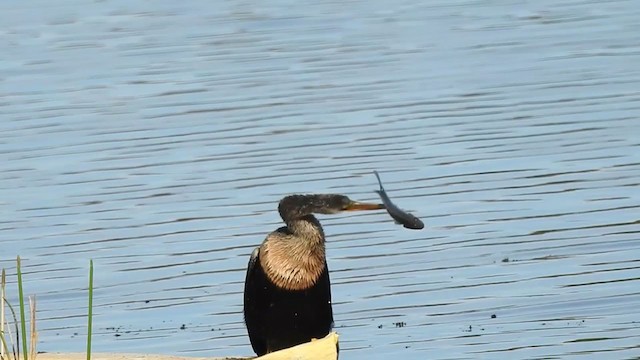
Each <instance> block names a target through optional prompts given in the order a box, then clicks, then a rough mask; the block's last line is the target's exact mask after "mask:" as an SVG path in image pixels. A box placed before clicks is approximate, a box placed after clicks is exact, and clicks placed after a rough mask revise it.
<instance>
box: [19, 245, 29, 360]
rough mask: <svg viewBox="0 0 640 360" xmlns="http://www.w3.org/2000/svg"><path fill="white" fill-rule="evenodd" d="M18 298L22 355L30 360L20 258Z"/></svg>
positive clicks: (25, 359)
mask: <svg viewBox="0 0 640 360" xmlns="http://www.w3.org/2000/svg"><path fill="white" fill-rule="evenodd" d="M17 271H18V297H19V298H20V324H21V325H22V354H23V357H24V360H29V359H28V358H27V357H28V355H29V354H28V353H27V321H26V320H25V317H24V293H23V291H22V271H21V270H20V256H18V259H17Z"/></svg>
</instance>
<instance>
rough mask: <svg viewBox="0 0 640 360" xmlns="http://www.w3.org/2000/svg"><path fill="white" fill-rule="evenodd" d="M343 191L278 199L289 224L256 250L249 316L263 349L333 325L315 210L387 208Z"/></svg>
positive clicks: (256, 345) (247, 296) (256, 346)
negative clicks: (351, 196)
mask: <svg viewBox="0 0 640 360" xmlns="http://www.w3.org/2000/svg"><path fill="white" fill-rule="evenodd" d="M384 208H385V207H384V205H382V204H373V203H360V202H356V201H353V200H351V199H349V198H348V197H346V196H344V195H334V194H313V195H290V196H286V197H284V198H283V199H282V200H281V201H280V204H279V205H278V211H279V212H280V216H281V217H282V220H284V222H285V223H286V226H283V227H281V228H279V229H278V230H276V231H274V232H272V233H271V234H269V235H268V236H267V238H266V239H265V240H264V242H263V243H262V245H260V246H259V247H257V248H256V249H255V250H254V251H253V253H252V254H251V259H250V260H249V266H248V269H247V277H246V280H245V286H244V319H245V323H246V325H247V330H248V332H249V339H250V340H251V346H252V347H253V350H254V351H255V352H256V354H258V355H263V354H266V353H269V352H272V351H276V350H280V349H284V348H288V347H291V346H294V345H298V344H302V343H305V342H308V341H310V340H311V339H314V338H316V339H319V338H323V337H324V336H326V335H327V334H328V333H329V331H331V328H332V326H333V311H332V309H331V287H330V281H329V270H328V269H327V259H326V257H325V245H324V242H325V237H324V232H323V230H322V226H321V225H320V222H319V221H318V219H316V218H315V216H313V214H314V213H315V214H334V213H338V212H340V211H350V210H377V209H384Z"/></svg>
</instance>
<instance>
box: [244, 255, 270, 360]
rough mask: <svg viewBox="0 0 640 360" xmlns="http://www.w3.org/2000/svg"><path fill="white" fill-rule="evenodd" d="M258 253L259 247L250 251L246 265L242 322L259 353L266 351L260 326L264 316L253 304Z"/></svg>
mask: <svg viewBox="0 0 640 360" xmlns="http://www.w3.org/2000/svg"><path fill="white" fill-rule="evenodd" d="M259 254H260V248H259V247H257V248H256V249H255V250H253V252H252V253H251V258H250V259H249V265H248V267H247V277H246V279H245V281H244V322H245V324H246V325H247V332H248V333H249V340H250V341H251V347H252V348H253V351H255V353H256V354H258V355H261V354H265V353H266V352H267V343H266V339H265V336H266V334H265V333H264V328H263V327H262V326H261V322H262V321H261V320H260V319H261V318H262V317H263V316H264V314H262V311H261V310H260V309H258V308H257V307H256V306H255V302H256V300H258V299H257V297H258V296H259V294H258V291H259V289H258V287H259V286H260V285H259V284H256V283H255V281H254V279H255V278H256V275H258V276H259V274H256V271H257V270H258V266H256V263H257V262H258V259H259V258H258V256H259Z"/></svg>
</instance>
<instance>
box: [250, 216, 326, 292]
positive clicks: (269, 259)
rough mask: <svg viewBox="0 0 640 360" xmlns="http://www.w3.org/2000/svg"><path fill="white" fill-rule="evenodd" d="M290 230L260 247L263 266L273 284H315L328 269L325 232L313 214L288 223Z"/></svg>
mask: <svg viewBox="0 0 640 360" xmlns="http://www.w3.org/2000/svg"><path fill="white" fill-rule="evenodd" d="M287 229H288V230H289V231H288V232H287V233H274V234H277V235H276V236H273V237H270V238H268V239H267V241H265V243H264V244H263V245H262V247H261V249H260V262H261V265H262V267H263V269H264V271H265V273H266V274H267V276H268V277H269V279H270V280H271V281H273V283H274V284H276V285H277V286H278V287H281V288H284V289H287V290H304V289H308V288H310V287H311V286H313V285H315V283H316V281H317V280H318V278H319V277H320V275H321V274H322V272H323V271H324V270H325V265H326V257H325V245H324V232H323V231H322V226H320V223H319V222H318V220H317V219H316V218H315V217H313V216H312V215H307V216H304V217H303V218H301V219H297V220H290V221H288V222H287Z"/></svg>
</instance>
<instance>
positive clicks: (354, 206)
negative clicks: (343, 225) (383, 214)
mask: <svg viewBox="0 0 640 360" xmlns="http://www.w3.org/2000/svg"><path fill="white" fill-rule="evenodd" d="M380 209H386V208H385V206H384V205H383V204H374V203H364V202H357V201H352V202H351V204H349V205H347V206H346V207H345V208H344V209H342V210H344V211H359V210H380Z"/></svg>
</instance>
